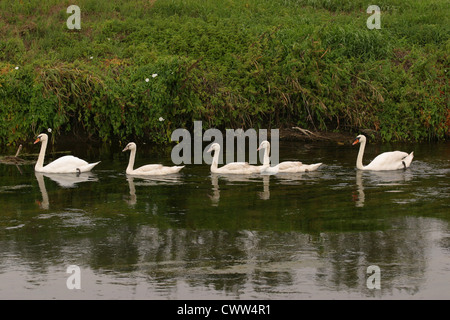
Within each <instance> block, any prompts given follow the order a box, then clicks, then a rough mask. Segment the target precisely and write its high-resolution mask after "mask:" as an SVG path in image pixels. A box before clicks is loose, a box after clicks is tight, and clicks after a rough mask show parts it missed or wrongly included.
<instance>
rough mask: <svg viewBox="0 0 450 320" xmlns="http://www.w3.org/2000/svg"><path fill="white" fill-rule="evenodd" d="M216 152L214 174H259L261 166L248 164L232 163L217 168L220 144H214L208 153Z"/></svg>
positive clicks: (213, 166)
mask: <svg viewBox="0 0 450 320" xmlns="http://www.w3.org/2000/svg"><path fill="white" fill-rule="evenodd" d="M212 151H214V156H213V160H212V162H211V172H212V173H223V174H252V173H259V171H260V170H261V166H252V165H250V164H248V162H231V163H228V164H226V165H224V166H222V167H220V168H218V167H217V165H218V163H219V153H220V145H219V144H218V143H213V144H212V145H211V147H209V149H208V151H207V152H212Z"/></svg>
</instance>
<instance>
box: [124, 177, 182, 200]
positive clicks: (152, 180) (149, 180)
mask: <svg viewBox="0 0 450 320" xmlns="http://www.w3.org/2000/svg"><path fill="white" fill-rule="evenodd" d="M126 178H127V182H128V187H129V189H130V197H129V199H125V202H126V203H127V204H128V205H130V206H134V205H135V204H136V203H137V196H136V186H155V185H161V184H173V183H179V182H180V181H181V175H180V174H176V173H175V174H169V175H164V176H145V175H144V176H139V175H128V174H127V175H126ZM135 179H137V181H136V182H135Z"/></svg>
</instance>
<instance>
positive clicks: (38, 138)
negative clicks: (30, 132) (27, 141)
mask: <svg viewBox="0 0 450 320" xmlns="http://www.w3.org/2000/svg"><path fill="white" fill-rule="evenodd" d="M47 140H48V136H47V135H46V134H45V133H41V134H40V135H38V136H37V139H36V141H34V144H36V143H38V142H43V141H47Z"/></svg>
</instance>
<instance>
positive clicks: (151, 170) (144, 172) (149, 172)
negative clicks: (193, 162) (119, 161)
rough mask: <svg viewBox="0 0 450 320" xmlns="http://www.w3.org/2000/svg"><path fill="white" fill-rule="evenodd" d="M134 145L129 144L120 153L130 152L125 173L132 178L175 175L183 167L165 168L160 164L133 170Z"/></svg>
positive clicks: (132, 143)
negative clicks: (132, 176)
mask: <svg viewBox="0 0 450 320" xmlns="http://www.w3.org/2000/svg"><path fill="white" fill-rule="evenodd" d="M136 148H137V147H136V144H135V143H134V142H130V143H129V144H127V146H126V147H125V148H124V149H123V150H122V152H125V151H128V150H130V151H131V153H130V159H129V161H128V167H127V169H126V173H127V174H129V175H134V176H161V175H166V174H171V173H177V172H179V171H180V170H181V169H183V168H184V166H173V167H167V166H163V165H162V164H148V165H145V166H142V167H139V168H137V169H133V167H134V160H135V158H136Z"/></svg>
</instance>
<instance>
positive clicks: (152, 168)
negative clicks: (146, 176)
mask: <svg viewBox="0 0 450 320" xmlns="http://www.w3.org/2000/svg"><path fill="white" fill-rule="evenodd" d="M162 168H163V165H162V164H147V165H145V166H142V167H139V168H137V169H135V170H134V171H136V172H140V173H146V172H151V171H156V170H161V169H162Z"/></svg>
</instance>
